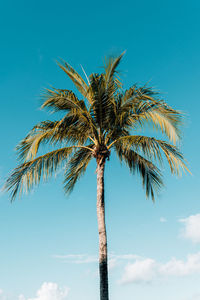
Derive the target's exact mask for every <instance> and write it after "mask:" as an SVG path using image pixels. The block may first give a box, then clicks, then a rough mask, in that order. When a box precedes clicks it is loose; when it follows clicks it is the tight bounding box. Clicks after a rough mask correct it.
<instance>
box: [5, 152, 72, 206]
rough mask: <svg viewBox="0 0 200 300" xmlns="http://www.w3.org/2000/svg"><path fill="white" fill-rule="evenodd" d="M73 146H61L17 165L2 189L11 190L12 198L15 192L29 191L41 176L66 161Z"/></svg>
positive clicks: (50, 173)
mask: <svg viewBox="0 0 200 300" xmlns="http://www.w3.org/2000/svg"><path fill="white" fill-rule="evenodd" d="M73 149H74V148H73V147H66V148H61V149H58V150H55V151H52V152H49V153H47V154H45V155H42V156H39V157H37V158H36V159H34V160H32V161H29V162H26V163H23V164H21V165H20V166H18V167H17V168H16V169H14V171H13V172H12V174H11V175H10V177H9V178H8V180H7V182H6V184H5V187H4V189H6V190H7V191H11V199H12V200H14V199H15V197H16V195H17V192H18V191H20V194H21V192H22V191H29V190H30V189H31V188H32V187H33V186H34V185H37V184H39V182H40V179H41V176H42V177H43V179H44V180H46V179H48V178H49V176H51V175H52V173H53V172H55V171H56V170H57V169H58V168H59V167H60V166H61V164H62V163H63V162H64V161H66V159H67V158H68V157H69V155H70V154H71V153H72V151H73Z"/></svg>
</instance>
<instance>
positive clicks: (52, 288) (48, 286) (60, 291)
mask: <svg viewBox="0 0 200 300" xmlns="http://www.w3.org/2000/svg"><path fill="white" fill-rule="evenodd" d="M68 294H69V288H68V287H63V288H60V287H59V286H58V284H57V283H54V282H44V283H43V284H42V286H41V287H40V289H39V290H38V291H37V292H36V297H34V298H26V297H25V296H24V295H20V296H19V297H18V300H67V299H68Z"/></svg>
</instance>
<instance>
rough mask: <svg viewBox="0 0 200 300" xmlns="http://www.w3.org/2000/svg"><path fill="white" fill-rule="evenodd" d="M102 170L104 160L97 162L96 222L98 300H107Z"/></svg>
mask: <svg viewBox="0 0 200 300" xmlns="http://www.w3.org/2000/svg"><path fill="white" fill-rule="evenodd" d="M104 168H105V160H103V161H101V162H98V161H97V220H98V230H99V275H100V300H109V295H108V265H107V237H106V224H105V207H104Z"/></svg>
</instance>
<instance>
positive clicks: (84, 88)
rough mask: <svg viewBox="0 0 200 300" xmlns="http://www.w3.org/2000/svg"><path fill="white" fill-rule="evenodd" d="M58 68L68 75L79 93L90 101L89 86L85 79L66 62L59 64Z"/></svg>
mask: <svg viewBox="0 0 200 300" xmlns="http://www.w3.org/2000/svg"><path fill="white" fill-rule="evenodd" d="M58 66H59V67H60V68H61V69H62V70H63V71H64V72H65V73H66V74H67V75H68V77H69V78H70V79H71V80H72V81H73V83H74V84H75V86H76V88H77V89H78V91H79V92H80V93H81V94H82V95H83V96H84V97H85V98H87V99H88V100H89V98H88V85H87V84H86V83H85V81H84V79H83V78H82V77H81V75H80V74H78V72H76V71H75V70H74V68H72V66H70V65H69V64H68V63H67V62H65V61H64V60H62V61H61V63H59V62H58Z"/></svg>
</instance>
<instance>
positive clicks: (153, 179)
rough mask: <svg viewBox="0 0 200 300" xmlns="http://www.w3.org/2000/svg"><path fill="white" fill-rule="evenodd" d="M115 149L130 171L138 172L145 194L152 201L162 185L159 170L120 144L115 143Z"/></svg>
mask: <svg viewBox="0 0 200 300" xmlns="http://www.w3.org/2000/svg"><path fill="white" fill-rule="evenodd" d="M115 151H116V152H117V155H118V157H119V159H120V160H121V161H124V162H125V163H126V165H127V166H128V167H129V170H130V171H131V173H133V174H134V173H135V172H137V173H139V174H140V177H141V179H142V184H143V187H144V188H145V190H146V196H147V197H149V196H151V198H152V200H153V201H154V198H155V192H158V191H159V190H160V188H161V186H162V185H163V181H162V177H161V173H160V170H159V169H158V168H157V167H156V166H155V165H154V164H153V163H152V162H150V161H149V160H147V159H145V158H144V157H142V156H141V155H139V154H138V153H137V152H135V151H133V150H131V149H129V150H125V149H123V147H121V145H120V144H115Z"/></svg>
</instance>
